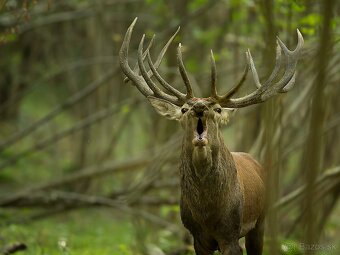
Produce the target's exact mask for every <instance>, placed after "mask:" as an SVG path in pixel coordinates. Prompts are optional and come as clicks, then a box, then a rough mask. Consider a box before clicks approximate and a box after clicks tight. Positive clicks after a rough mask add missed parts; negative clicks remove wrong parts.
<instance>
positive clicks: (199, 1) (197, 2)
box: [188, 0, 208, 11]
mask: <svg viewBox="0 0 340 255" xmlns="http://www.w3.org/2000/svg"><path fill="white" fill-rule="evenodd" d="M207 2H208V0H193V1H189V6H188V8H189V10H190V11H195V10H197V9H199V8H200V7H202V6H203V5H205V4H207Z"/></svg>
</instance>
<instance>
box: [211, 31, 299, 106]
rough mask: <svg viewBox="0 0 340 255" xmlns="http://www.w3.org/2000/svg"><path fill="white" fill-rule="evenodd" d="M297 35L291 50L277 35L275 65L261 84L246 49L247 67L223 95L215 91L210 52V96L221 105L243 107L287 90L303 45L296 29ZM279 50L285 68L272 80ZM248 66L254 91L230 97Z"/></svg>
mask: <svg viewBox="0 0 340 255" xmlns="http://www.w3.org/2000/svg"><path fill="white" fill-rule="evenodd" d="M297 35H298V43H297V46H296V48H295V50H293V51H290V50H289V49H288V48H287V47H286V45H284V43H283V42H282V41H281V40H280V38H278V37H277V48H276V63H275V67H274V69H273V71H272V73H271V74H270V76H269V78H268V79H267V80H266V81H265V82H264V83H263V84H261V83H260V81H259V77H258V74H257V71H256V68H255V64H254V61H253V58H252V56H251V54H250V51H249V49H248V51H247V52H246V56H247V67H246V69H245V71H244V74H243V76H242V79H241V80H240V82H239V83H238V84H237V85H236V86H235V87H233V88H232V89H231V90H230V91H229V92H228V93H226V94H225V95H223V96H219V95H217V92H216V84H215V81H216V66H215V60H214V56H213V53H212V52H211V77H212V79H211V80H212V81H211V96H212V97H213V98H215V99H217V101H218V102H219V103H220V105H221V106H222V107H229V108H241V107H245V106H248V105H252V104H258V103H261V102H264V101H266V100H267V99H269V98H270V97H272V96H275V95H277V94H279V93H285V92H287V91H289V90H290V89H291V88H292V87H293V85H294V82H295V75H296V64H297V61H298V59H299V55H300V51H301V49H302V46H303V37H302V35H301V33H300V31H299V30H298V29H297ZM281 50H283V53H284V55H285V56H286V68H285V71H284V74H283V76H282V78H281V79H280V80H279V81H277V82H274V80H275V79H277V77H278V74H279V70H280V67H281V60H282V58H281V57H282V56H281ZM249 66H250V70H251V72H252V74H253V79H254V82H255V85H256V87H257V89H256V90H255V91H254V92H252V93H250V94H248V95H246V96H244V97H240V98H231V97H232V96H233V95H234V94H235V93H236V92H237V91H238V90H239V88H240V87H241V85H242V84H243V82H244V80H245V78H246V75H247V71H248V69H249Z"/></svg>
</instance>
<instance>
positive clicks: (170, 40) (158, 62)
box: [124, 27, 181, 83]
mask: <svg viewBox="0 0 340 255" xmlns="http://www.w3.org/2000/svg"><path fill="white" fill-rule="evenodd" d="M180 29H181V27H178V28H177V30H176V32H175V33H174V34H173V35H172V36H171V37H170V39H169V40H168V41H167V43H166V44H165V45H164V47H163V48H162V50H161V51H160V53H159V55H158V57H157V59H156V62H155V64H154V66H155V68H156V69H157V68H158V67H159V66H160V64H161V63H162V60H163V57H164V55H165V53H166V51H167V50H168V48H169V45H170V44H171V43H172V41H173V40H174V39H175V37H176V35H177V34H178V32H179V30H180ZM154 39H155V35H153V36H152V39H151V41H150V43H149V45H148V47H147V48H146V50H145V51H144V53H143V60H144V59H145V57H146V55H147V52H148V51H149V50H150V48H151V46H152V44H153V42H154ZM133 71H134V72H137V71H139V69H138V62H136V64H135V67H134V69H133ZM148 75H149V76H150V77H152V72H151V71H148ZM129 80H130V79H129V78H128V77H126V78H125V79H124V82H125V83H127V82H129Z"/></svg>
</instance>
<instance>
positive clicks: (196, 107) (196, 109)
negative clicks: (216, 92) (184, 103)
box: [193, 103, 207, 117]
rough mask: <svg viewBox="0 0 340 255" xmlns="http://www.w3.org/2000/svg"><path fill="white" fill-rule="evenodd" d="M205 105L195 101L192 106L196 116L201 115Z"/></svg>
mask: <svg viewBox="0 0 340 255" xmlns="http://www.w3.org/2000/svg"><path fill="white" fill-rule="evenodd" d="M206 109H207V107H206V106H205V105H204V104H203V103H196V104H195V105H194V107H193V110H194V112H195V114H196V116H197V117H203V114H204V111H205V110H206Z"/></svg>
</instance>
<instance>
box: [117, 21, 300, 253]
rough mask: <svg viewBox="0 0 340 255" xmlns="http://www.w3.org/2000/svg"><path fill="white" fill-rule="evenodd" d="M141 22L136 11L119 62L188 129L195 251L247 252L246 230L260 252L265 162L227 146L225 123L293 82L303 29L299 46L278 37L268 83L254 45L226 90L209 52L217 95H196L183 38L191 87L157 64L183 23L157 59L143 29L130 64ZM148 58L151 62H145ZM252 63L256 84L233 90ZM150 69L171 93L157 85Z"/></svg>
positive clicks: (160, 108) (186, 186) (184, 156)
mask: <svg viewBox="0 0 340 255" xmlns="http://www.w3.org/2000/svg"><path fill="white" fill-rule="evenodd" d="M135 23H136V19H135V20H134V21H133V23H132V24H131V25H130V27H129V28H128V30H127V32H126V35H125V38H124V41H123V43H122V47H121V49H120V52H119V59H120V66H121V68H122V70H123V72H124V74H125V75H126V76H127V78H126V79H128V80H131V81H132V82H133V83H134V85H135V86H136V87H137V89H138V90H139V91H140V92H141V93H142V94H143V95H144V96H146V97H147V99H148V100H149V101H150V103H151V105H152V106H153V107H154V108H155V109H156V111H157V112H158V113H160V114H161V115H163V116H166V117H168V118H169V119H174V120H178V121H179V122H180V123H181V125H182V127H183V129H184V137H183V144H182V152H181V162H180V182H181V183H180V186H181V199H180V209H181V219H182V222H183V224H184V226H185V227H186V228H187V229H188V230H189V231H190V232H191V234H192V235H193V238H194V248H195V251H196V254H197V255H209V254H213V252H214V251H215V250H219V251H220V252H221V253H222V254H223V255H229V254H232V255H236V254H237V255H239V254H242V249H241V248H240V246H239V241H238V240H239V238H241V237H245V240H246V249H247V254H256V255H259V254H262V246H263V232H264V203H265V187H264V174H263V170H262V168H261V165H260V164H259V163H257V162H256V161H255V160H254V159H253V158H252V157H251V156H250V155H249V154H246V153H239V152H229V150H228V149H227V147H226V145H225V144H224V141H223V136H222V134H221V131H220V126H221V124H223V123H226V122H227V121H228V118H229V113H230V111H232V110H233V109H235V108H241V107H246V106H249V105H253V104H258V103H261V102H264V101H265V100H267V99H269V98H270V97H272V96H275V95H277V94H279V93H284V92H287V91H288V90H289V89H291V88H292V87H293V85H294V81H295V74H296V71H295V69H296V64H297V61H298V58H299V53H300V50H301V48H302V46H303V37H302V35H301V34H300V32H299V30H297V34H298V44H297V47H296V49H295V50H294V51H290V50H289V49H287V47H286V46H285V45H284V44H283V42H282V41H281V40H280V39H277V42H278V47H277V51H276V64H275V67H274V69H273V71H272V73H271V75H270V76H269V78H268V79H267V80H266V81H265V82H264V83H263V84H262V83H260V81H259V78H258V74H257V71H256V68H255V65H254V62H253V59H252V56H251V55H250V51H249V50H248V51H247V52H246V57H247V68H246V69H245V72H244V74H243V77H242V79H241V81H240V82H239V83H238V84H237V85H236V86H235V87H233V88H232V89H231V90H230V91H229V92H228V93H226V94H225V95H223V96H221V95H218V94H217V90H216V66H215V61H214V56H213V53H212V52H211V96H210V97H208V98H198V97H195V96H194V94H193V90H192V87H191V85H190V81H189V78H188V75H187V72H186V69H185V67H184V64H183V61H182V53H181V44H179V46H178V50H177V60H178V67H179V72H180V74H181V76H182V79H183V81H184V85H185V87H186V94H183V93H182V92H180V91H178V90H177V89H175V88H174V87H172V86H171V85H170V84H169V83H167V82H166V81H165V80H164V79H163V78H162V77H161V76H160V74H159V73H158V71H157V68H158V66H159V65H160V63H161V60H162V58H163V56H164V53H165V51H166V50H167V48H168V46H169V44H170V43H171V42H172V41H173V39H174V37H175V36H176V34H177V32H178V30H177V31H176V33H175V34H174V35H173V36H172V37H171V38H170V40H169V41H168V42H167V44H166V45H165V46H164V48H163V49H162V50H161V52H160V54H159V56H158V57H157V60H156V61H155V62H153V61H152V59H151V57H150V53H149V49H150V47H151V45H152V43H153V38H152V40H151V41H150V43H149V45H148V47H147V49H146V50H145V51H144V50H143V46H144V38H145V36H144V35H143V37H142V39H141V41H140V43H139V47H138V61H137V64H136V67H135V68H133V69H132V68H131V67H130V66H129V63H128V48H129V44H130V39H131V34H132V30H133V28H134V25H135ZM281 50H282V51H283V52H284V55H285V57H286V65H285V71H284V73H283V76H282V78H281V79H278V73H279V69H280V64H281V60H282V59H281ZM145 60H146V61H147V62H148V65H149V67H150V69H149V70H147V69H146V67H145V65H144V62H145ZM249 68H250V70H251V72H252V75H253V78H254V81H255V84H256V87H257V89H256V90H255V91H254V92H252V93H250V94H248V95H246V96H244V97H240V98H232V96H233V95H234V94H235V93H236V92H237V91H238V89H239V88H240V86H241V85H242V83H243V81H244V80H245V78H246V75H247V70H248V69H249ZM152 76H154V78H155V79H156V80H157V81H158V82H159V83H160V84H161V85H162V87H163V88H164V89H165V90H166V91H167V93H166V92H164V90H161V89H160V88H159V86H157V85H156V83H155V82H154V80H152V79H151V77H152Z"/></svg>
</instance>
